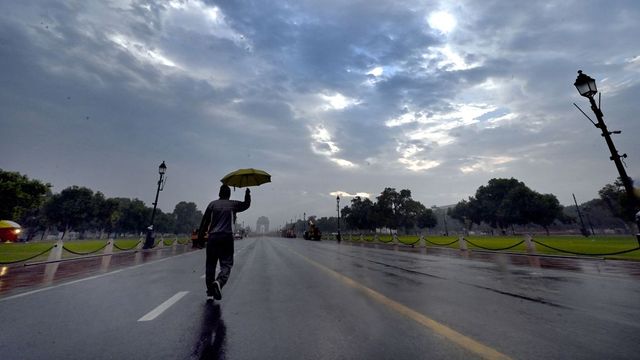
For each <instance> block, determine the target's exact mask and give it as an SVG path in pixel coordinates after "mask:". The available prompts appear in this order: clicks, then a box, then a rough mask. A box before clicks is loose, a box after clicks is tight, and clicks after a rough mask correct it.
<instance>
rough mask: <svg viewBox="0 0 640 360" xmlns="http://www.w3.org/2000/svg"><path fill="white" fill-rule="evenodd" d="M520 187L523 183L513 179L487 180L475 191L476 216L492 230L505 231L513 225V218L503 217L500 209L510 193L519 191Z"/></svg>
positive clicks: (503, 214)
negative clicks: (486, 182) (485, 183)
mask: <svg viewBox="0 0 640 360" xmlns="http://www.w3.org/2000/svg"><path fill="white" fill-rule="evenodd" d="M522 186H525V185H524V183H522V182H520V181H518V180H516V179H514V178H511V179H491V180H489V183H488V184H487V185H486V186H484V185H483V186H480V187H479V188H478V190H477V191H476V195H475V199H476V200H477V202H478V203H477V206H475V207H473V209H474V210H475V211H478V212H479V213H478V214H476V215H478V217H479V218H481V219H482V221H484V222H486V223H487V224H489V225H490V226H491V227H492V228H500V229H506V228H507V227H508V226H510V225H513V224H514V223H513V222H511V221H513V218H511V217H509V216H505V213H504V212H502V213H501V212H500V207H501V206H502V202H503V201H504V200H505V198H506V197H507V195H508V194H509V192H510V191H512V190H514V189H518V188H520V189H521V187H522ZM516 191H519V190H516ZM474 205H475V204H474Z"/></svg>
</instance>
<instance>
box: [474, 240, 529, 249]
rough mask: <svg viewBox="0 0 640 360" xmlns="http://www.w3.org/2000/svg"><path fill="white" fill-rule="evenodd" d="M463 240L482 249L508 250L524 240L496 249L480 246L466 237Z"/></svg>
mask: <svg viewBox="0 0 640 360" xmlns="http://www.w3.org/2000/svg"><path fill="white" fill-rule="evenodd" d="M464 240H465V241H466V242H468V243H469V244H471V245H473V246H475V247H477V248H480V249H484V250H490V251H501V250H509V249H513V248H514V247H516V246H518V245H520V244H523V243H524V240H522V241H520V242H519V243H517V244H514V245H511V246H507V247H503V248H497V249H492V248H488V247H484V246H480V245H478V244H475V243H473V242H471V241H470V240H469V239H467V238H465V239H464Z"/></svg>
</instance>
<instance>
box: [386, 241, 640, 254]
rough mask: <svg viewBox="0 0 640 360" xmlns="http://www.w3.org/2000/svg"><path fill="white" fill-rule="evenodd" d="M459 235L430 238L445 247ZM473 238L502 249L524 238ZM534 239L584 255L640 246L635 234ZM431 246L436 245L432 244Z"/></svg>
mask: <svg viewBox="0 0 640 360" xmlns="http://www.w3.org/2000/svg"><path fill="white" fill-rule="evenodd" d="M417 238H418V237H417V236H415V235H413V236H399V237H398V241H400V242H401V243H404V244H410V243H413V242H415V241H416V239H417ZM456 238H457V237H455V236H428V237H427V239H428V240H429V241H431V242H432V243H435V244H438V245H439V246H443V247H444V246H445V244H448V243H451V242H452V241H454V240H455V239H456ZM466 239H468V240H469V241H471V242H473V243H474V244H477V245H479V246H482V247H485V248H490V249H499V248H504V247H508V246H511V245H514V244H517V243H519V242H520V241H522V240H523V239H524V237H522V236H468V237H466ZM534 240H536V241H538V242H540V243H542V244H545V245H549V246H551V247H554V248H558V249H561V250H566V251H571V252H578V253H583V254H606V253H613V252H618V251H624V250H630V249H634V248H637V247H638V242H637V241H636V238H635V237H633V236H590V237H588V238H585V237H583V236H537V237H534ZM535 245H536V252H537V253H538V254H552V255H571V254H567V253H564V252H561V251H556V250H553V249H549V248H546V247H544V246H542V245H540V244H535ZM428 246H436V245H434V244H431V243H428ZM446 246H447V247H450V248H453V249H459V248H460V245H459V243H458V242H457V241H456V242H454V243H453V244H450V245H446ZM467 247H468V248H469V249H470V250H474V249H480V248H478V247H476V246H474V245H472V244H470V243H469V242H467ZM508 251H512V252H526V245H525V244H524V243H523V244H520V245H518V246H516V247H514V248H512V249H509V250H508ZM604 257H605V258H608V259H625V260H640V250H636V251H633V252H630V253H627V254H621V255H611V256H604Z"/></svg>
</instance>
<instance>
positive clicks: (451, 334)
mask: <svg viewBox="0 0 640 360" xmlns="http://www.w3.org/2000/svg"><path fill="white" fill-rule="evenodd" d="M289 250H291V251H292V252H293V253H295V254H296V255H298V256H300V257H301V258H303V259H304V260H305V261H307V262H308V263H310V264H312V265H314V266H315V267H317V268H319V269H320V270H322V271H324V272H326V273H328V274H329V275H331V276H333V277H335V278H337V279H338V280H340V281H341V282H343V283H344V284H346V285H349V286H350V287H352V288H354V289H357V290H360V291H362V292H364V293H365V294H366V295H368V296H369V297H371V298H372V299H374V300H376V301H378V302H380V303H382V304H384V305H386V306H388V307H389V308H391V309H393V310H395V311H396V312H398V313H400V314H402V315H404V316H406V317H408V318H410V319H412V320H414V321H415V322H417V323H419V324H420V325H422V326H424V327H426V328H428V329H430V330H432V331H433V332H435V333H437V334H439V335H441V336H444V337H445V338H447V339H448V340H449V341H451V342H453V343H455V344H457V345H459V346H461V347H463V348H464V349H467V350H469V351H471V352H473V353H475V354H477V355H479V356H480V357H482V358H484V359H491V360H494V359H511V358H510V357H509V356H507V355H505V354H503V353H501V352H499V351H497V350H495V349H493V348H491V347H489V346H487V345H484V344H482V343H479V342H478V341H476V340H473V339H472V338H470V337H468V336H465V335H463V334H461V333H459V332H457V331H455V330H453V329H452V328H450V327H448V326H446V325H444V324H441V323H439V322H437V321H435V320H433V319H431V318H429V317H427V316H425V315H423V314H421V313H419V312H417V311H415V310H413V309H411V308H409V307H407V306H405V305H402V304H400V303H399V302H397V301H394V300H391V299H389V298H388V297H386V296H384V295H382V294H381V293H379V292H377V291H375V290H373V289H370V288H368V287H366V286H364V285H362V284H360V283H358V282H356V281H355V280H353V279H351V278H349V277H347V276H344V275H342V274H340V273H338V272H336V271H334V270H331V269H329V268H328V267H326V266H324V265H322V264H320V263H318V262H316V261H314V260H311V259H309V258H308V257H306V256H304V255H302V254H300V253H299V252H297V251H295V250H292V249H289Z"/></svg>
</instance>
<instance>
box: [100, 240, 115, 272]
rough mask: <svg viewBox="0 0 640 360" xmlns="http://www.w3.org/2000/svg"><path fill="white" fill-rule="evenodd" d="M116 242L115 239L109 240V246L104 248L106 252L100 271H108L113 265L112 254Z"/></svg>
mask: <svg viewBox="0 0 640 360" xmlns="http://www.w3.org/2000/svg"><path fill="white" fill-rule="evenodd" d="M114 241H115V240H113V239H109V240H107V246H106V247H105V248H104V251H103V252H102V254H103V255H105V256H103V257H102V263H101V264H100V270H103V271H104V270H106V269H108V268H109V264H110V263H111V254H113V242H114Z"/></svg>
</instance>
